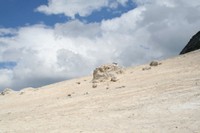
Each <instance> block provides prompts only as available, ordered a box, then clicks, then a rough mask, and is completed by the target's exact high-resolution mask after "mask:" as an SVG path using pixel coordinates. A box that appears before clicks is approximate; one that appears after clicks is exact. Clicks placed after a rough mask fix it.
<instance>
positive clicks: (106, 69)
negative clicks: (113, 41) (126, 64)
mask: <svg viewBox="0 0 200 133" xmlns="http://www.w3.org/2000/svg"><path fill="white" fill-rule="evenodd" d="M123 73H124V70H123V68H122V67H120V66H118V65H117V64H116V63H115V64H108V65H102V66H100V67H98V68H96V69H95V70H94V71H93V80H92V82H93V83H99V82H104V81H112V82H116V81H117V80H118V75H120V74H123ZM93 88H94V87H93Z"/></svg>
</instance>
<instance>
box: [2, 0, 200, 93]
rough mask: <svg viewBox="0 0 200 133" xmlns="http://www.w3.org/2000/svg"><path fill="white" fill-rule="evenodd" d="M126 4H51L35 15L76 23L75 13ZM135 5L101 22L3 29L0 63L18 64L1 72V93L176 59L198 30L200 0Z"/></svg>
mask: <svg viewBox="0 0 200 133" xmlns="http://www.w3.org/2000/svg"><path fill="white" fill-rule="evenodd" d="M126 2H127V0H112V1H110V0H102V1H100V2H98V1H95V2H94V1H88V3H85V2H83V0H79V1H77V0H74V1H73V2H70V1H69V0H65V1H64V0H49V2H48V5H41V6H40V7H38V8H37V10H38V11H40V12H43V13H45V14H49V15H50V14H65V15H66V16H68V17H72V18H75V15H76V14H79V15H81V16H87V15H90V14H92V11H94V10H100V9H101V8H102V7H106V8H108V9H109V8H115V7H116V6H117V4H124V6H125V4H126ZM133 2H135V3H136V4H137V7H136V8H134V9H132V10H130V11H128V12H126V13H124V14H122V15H121V16H120V17H117V18H112V19H109V20H103V21H101V22H98V23H84V22H81V21H80V20H78V19H73V20H71V21H68V22H66V23H57V24H55V25H54V26H53V27H48V26H46V25H44V24H36V25H32V26H26V27H19V28H16V29H4V28H0V62H16V66H15V67H13V68H12V69H5V68H4V69H0V77H1V78H0V90H2V89H4V88H5V87H11V88H13V89H15V90H19V89H22V88H24V87H29V86H33V87H38V86H42V85H45V84H49V83H53V82H57V81H61V80H65V79H70V78H73V77H78V76H82V75H87V74H91V72H92V70H93V69H94V68H95V67H96V66H98V65H101V64H104V63H112V62H118V63H119V64H121V65H123V66H132V65H137V64H142V63H145V62H147V61H150V60H153V59H161V58H167V57H170V56H174V55H177V54H178V53H179V52H180V51H181V49H182V48H183V47H184V46H185V45H186V44H187V42H188V41H189V39H190V37H191V36H192V35H193V34H195V33H196V32H197V31H199V29H200V25H199V23H200V14H199V12H200V4H199V2H198V1H197V0H191V1H190V2H188V1H187V0H179V1H176V0H145V1H144V0H134V1H133ZM72 9H73V10H72Z"/></svg>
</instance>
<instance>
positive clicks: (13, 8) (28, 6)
mask: <svg viewBox="0 0 200 133" xmlns="http://www.w3.org/2000/svg"><path fill="white" fill-rule="evenodd" d="M47 3H48V1H47V0H1V1H0V20H1V21H0V27H4V28H15V27H22V26H26V25H33V24H38V23H44V24H45V25H48V26H54V24H56V23H64V22H66V21H69V20H71V18H70V17H68V16H65V15H63V14H59V15H54V14H51V15H45V14H43V13H41V12H37V11H35V9H36V8H37V7H39V6H40V5H44V4H47ZM135 7H136V4H135V3H134V2H132V1H130V0H129V1H128V2H127V5H126V6H122V5H119V7H118V8H115V9H109V8H107V7H104V8H102V9H101V10H98V11H94V12H93V13H92V14H91V15H89V16H84V17H81V16H80V15H79V14H76V18H77V19H79V20H81V21H85V22H87V23H90V22H100V21H102V20H103V19H112V18H114V17H119V16H120V15H121V14H123V13H124V12H127V11H129V10H131V9H133V8H135Z"/></svg>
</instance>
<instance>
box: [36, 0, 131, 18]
mask: <svg viewBox="0 0 200 133" xmlns="http://www.w3.org/2000/svg"><path fill="white" fill-rule="evenodd" d="M127 1H128V0H98V1H94V0H87V1H85V0H49V1H48V5H41V6H39V7H38V8H37V9H36V11H39V12H43V13H45V14H48V15H50V14H64V15H66V16H69V17H72V18H75V15H76V14H79V15H80V16H88V15H90V14H91V13H92V12H93V11H95V10H100V9H101V8H102V7H110V8H116V7H117V6H118V5H119V4H121V5H125V4H126V2H127Z"/></svg>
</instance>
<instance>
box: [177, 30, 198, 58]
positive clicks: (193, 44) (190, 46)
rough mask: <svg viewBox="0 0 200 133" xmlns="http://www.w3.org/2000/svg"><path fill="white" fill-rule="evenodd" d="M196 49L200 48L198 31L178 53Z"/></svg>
mask: <svg viewBox="0 0 200 133" xmlns="http://www.w3.org/2000/svg"><path fill="white" fill-rule="evenodd" d="M197 49H200V31H199V32H198V33H197V34H195V35H194V36H193V37H192V38H191V39H190V41H189V42H188V44H187V45H186V46H185V48H184V49H183V50H182V51H181V52H180V55H181V54H185V53H188V52H191V51H194V50H197Z"/></svg>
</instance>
